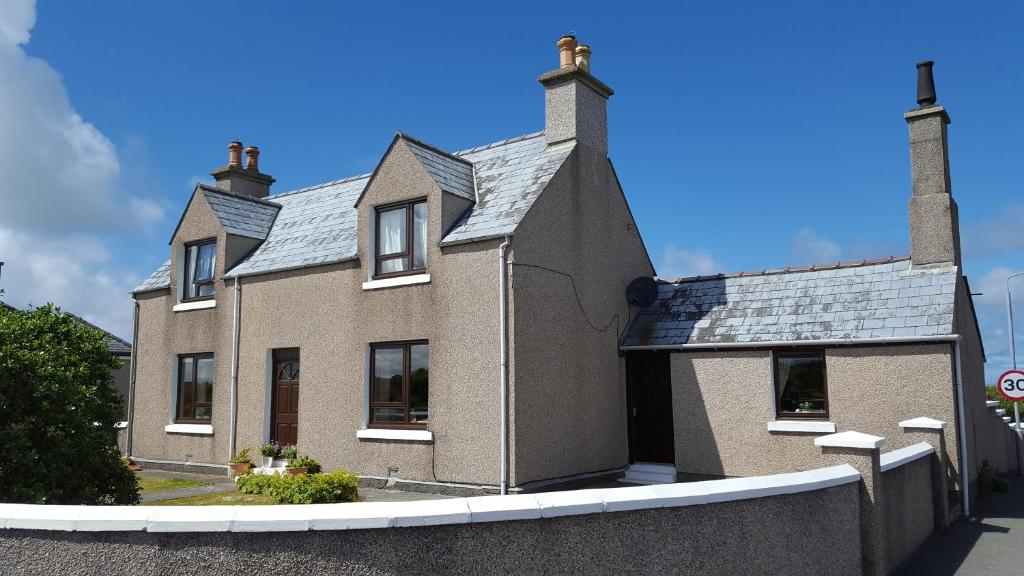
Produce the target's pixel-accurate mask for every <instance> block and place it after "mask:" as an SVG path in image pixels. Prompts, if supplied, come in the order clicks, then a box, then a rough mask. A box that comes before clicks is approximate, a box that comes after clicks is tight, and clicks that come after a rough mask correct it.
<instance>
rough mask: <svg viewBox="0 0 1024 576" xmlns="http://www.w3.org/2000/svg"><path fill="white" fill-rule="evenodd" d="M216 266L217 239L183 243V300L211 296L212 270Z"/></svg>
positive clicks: (201, 298)
mask: <svg viewBox="0 0 1024 576" xmlns="http://www.w3.org/2000/svg"><path fill="white" fill-rule="evenodd" d="M216 266H217V241H216V240H203V241H202V242H194V243H192V244H186V245H185V292H184V297H183V298H182V300H183V301H190V300H209V299H210V298H213V270H214V269H215V268H216Z"/></svg>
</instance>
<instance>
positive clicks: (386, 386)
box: [370, 342, 430, 428]
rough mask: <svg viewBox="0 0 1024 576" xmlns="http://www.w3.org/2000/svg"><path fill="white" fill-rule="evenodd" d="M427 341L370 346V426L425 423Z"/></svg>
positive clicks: (421, 424)
mask: <svg viewBox="0 0 1024 576" xmlns="http://www.w3.org/2000/svg"><path fill="white" fill-rule="evenodd" d="M429 366H430V348H429V347H428V346H427V343H426V342H400V343H391V344H374V345H372V346H371V347H370V378H371V382H370V426H374V427H379V428H392V427H394V428H401V427H415V426H425V425H426V424H427V422H428V418H427V396H428V388H429V386H428V384H429V380H430V368H429Z"/></svg>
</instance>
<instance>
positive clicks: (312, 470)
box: [288, 454, 320, 474]
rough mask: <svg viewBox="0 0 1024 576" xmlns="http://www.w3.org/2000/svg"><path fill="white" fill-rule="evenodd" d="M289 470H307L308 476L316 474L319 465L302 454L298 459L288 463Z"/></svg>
mask: <svg viewBox="0 0 1024 576" xmlns="http://www.w3.org/2000/svg"><path fill="white" fill-rule="evenodd" d="M288 467H289V468H307V469H308V470H307V471H306V472H307V473H308V474H317V473H319V472H320V463H319V462H317V461H316V460H314V459H313V458H312V457H311V456H309V455H308V454H303V455H302V456H299V457H298V458H296V459H294V460H292V461H291V462H289V463H288Z"/></svg>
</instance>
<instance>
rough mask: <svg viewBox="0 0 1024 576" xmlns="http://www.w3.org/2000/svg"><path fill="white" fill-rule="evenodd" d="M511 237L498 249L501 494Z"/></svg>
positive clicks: (505, 433)
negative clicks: (507, 278)
mask: <svg viewBox="0 0 1024 576" xmlns="http://www.w3.org/2000/svg"><path fill="white" fill-rule="evenodd" d="M511 242H512V237H511V236H506V237H505V241H504V242H502V243H501V246H500V247H499V248H498V265H499V267H500V270H499V274H498V292H499V298H498V310H499V313H500V315H501V317H500V319H499V322H498V325H499V326H500V336H501V386H500V394H501V402H500V404H501V442H500V444H501V449H500V452H501V494H502V495H505V494H508V335H507V332H508V304H507V302H508V282H507V280H506V276H507V275H508V247H509V244H511Z"/></svg>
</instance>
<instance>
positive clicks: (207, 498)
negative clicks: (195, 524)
mask: <svg viewBox="0 0 1024 576" xmlns="http://www.w3.org/2000/svg"><path fill="white" fill-rule="evenodd" d="M267 504H277V500H275V499H274V498H272V497H270V496H264V495H262V494H242V493H241V492H213V493H210V494H199V495H198V496H187V497H185V498H174V499H172V500H155V501H149V502H142V503H141V504H140V506H261V505H267Z"/></svg>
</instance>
